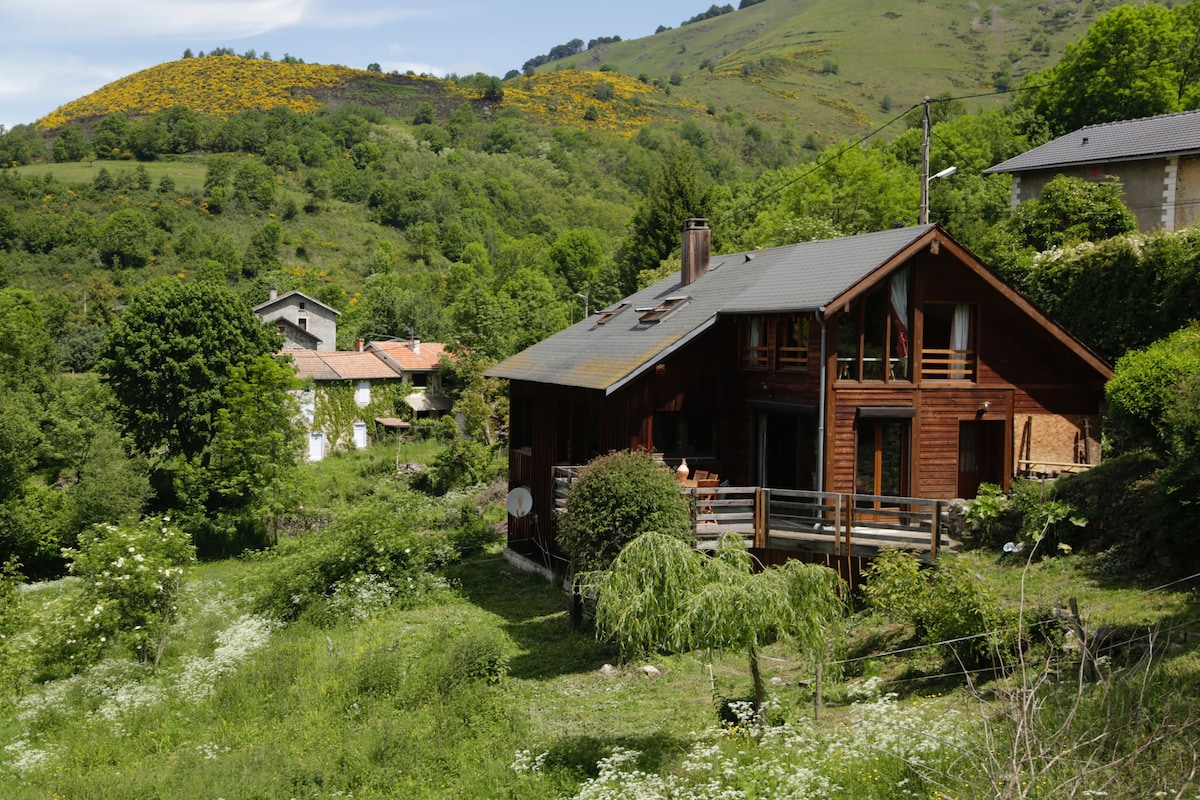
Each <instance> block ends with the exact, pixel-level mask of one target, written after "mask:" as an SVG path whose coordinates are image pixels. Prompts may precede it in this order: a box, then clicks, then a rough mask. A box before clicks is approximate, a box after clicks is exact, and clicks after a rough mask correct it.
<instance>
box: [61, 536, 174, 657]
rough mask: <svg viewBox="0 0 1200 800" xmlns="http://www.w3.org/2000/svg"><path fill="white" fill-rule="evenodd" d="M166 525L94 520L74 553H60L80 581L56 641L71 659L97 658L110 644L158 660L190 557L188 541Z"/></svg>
mask: <svg viewBox="0 0 1200 800" xmlns="http://www.w3.org/2000/svg"><path fill="white" fill-rule="evenodd" d="M169 523H170V518H169V517H163V518H162V519H146V520H143V521H142V522H140V523H137V524H136V525H120V526H118V525H97V526H95V527H93V528H92V529H91V530H89V531H85V532H84V533H82V534H80V536H79V549H78V550H75V549H72V548H65V549H64V550H63V554H64V555H65V556H66V557H67V558H68V559H70V560H71V566H70V570H71V572H72V573H74V574H75V575H77V576H78V577H79V578H80V579H81V581H82V591H81V592H80V594H79V596H78V597H77V599H76V606H75V608H74V609H73V613H70V614H69V615H68V616H69V618H68V619H67V620H66V621H65V625H64V628H65V631H66V635H65V637H64V639H63V641H62V642H61V645H62V650H63V651H64V655H66V657H67V659H68V660H69V661H71V662H73V663H74V664H75V665H79V664H83V663H88V662H91V661H94V660H95V659H96V658H98V657H99V656H100V654H101V653H102V652H103V651H104V650H106V649H108V648H109V647H111V646H113V645H117V646H127V647H131V648H132V649H133V650H134V652H135V653H136V654H137V657H138V659H139V660H140V661H141V662H142V663H143V664H148V663H153V664H157V663H158V662H159V659H161V658H162V653H163V648H164V647H165V646H166V643H167V633H168V631H169V630H170V627H171V623H172V622H173V620H174V618H175V610H176V605H175V604H176V602H177V600H178V599H179V589H180V586H181V584H182V583H183V572H184V567H185V566H186V565H188V564H191V563H192V562H193V561H195V548H194V547H193V546H192V542H191V539H190V538H189V537H188V536H187V535H186V534H184V533H183V532H181V531H180V530H179V529H178V528H175V527H173V526H172V525H170V524H169Z"/></svg>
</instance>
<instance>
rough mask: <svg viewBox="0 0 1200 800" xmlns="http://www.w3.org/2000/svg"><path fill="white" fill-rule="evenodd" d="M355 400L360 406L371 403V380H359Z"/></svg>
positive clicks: (355, 388)
mask: <svg viewBox="0 0 1200 800" xmlns="http://www.w3.org/2000/svg"><path fill="white" fill-rule="evenodd" d="M354 402H355V403H356V404H358V407H359V408H362V407H363V406H365V405H368V404H370V402H371V382H370V381H359V382H358V386H356V387H354Z"/></svg>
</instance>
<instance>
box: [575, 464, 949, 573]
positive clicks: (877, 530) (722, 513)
mask: <svg viewBox="0 0 1200 800" xmlns="http://www.w3.org/2000/svg"><path fill="white" fill-rule="evenodd" d="M578 472H579V467H555V468H554V506H555V509H556V510H557V511H559V512H561V511H562V509H563V508H565V507H566V495H567V489H568V488H569V487H570V485H571V482H572V481H573V480H574V479H575V477H576V476H577V475H578ZM680 492H682V493H683V494H684V495H685V496H687V497H688V498H689V500H690V502H691V507H692V518H693V520H694V523H695V531H696V546H697V547H699V548H701V549H709V548H712V547H715V546H716V543H717V541H718V540H719V539H720V538H721V536H723V535H725V534H735V535H737V536H741V537H742V538H743V539H744V540H745V542H746V544H747V545H748V546H750V547H757V548H763V549H773V550H796V551H802V552H807V553H822V554H827V555H832V556H852V557H862V558H872V557H874V556H876V555H878V554H879V551H880V549H881V548H884V547H894V548H897V549H901V550H913V551H916V552H917V553H918V554H919V555H920V556H921V557H922V558H924V559H930V560H931V559H934V558H937V554H938V552H940V551H941V550H943V549H953V547H954V546H955V545H956V544H957V542H955V541H953V540H952V539H951V538H950V537H949V535H948V534H947V533H946V526H945V522H944V517H945V511H946V508H947V505H948V504H947V502H946V501H944V500H928V499H922V498H916V497H888V496H884V495H866V494H838V493H832V492H812V491H801V490H792V489H767V488H764V487H758V486H714V487H690V486H689V487H681V488H680Z"/></svg>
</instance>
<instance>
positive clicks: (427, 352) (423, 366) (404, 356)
mask: <svg viewBox="0 0 1200 800" xmlns="http://www.w3.org/2000/svg"><path fill="white" fill-rule="evenodd" d="M417 346H418V347H419V348H420V352H419V353H417V352H413V349H412V347H411V345H410V344H409V343H408V342H371V343H370V345H368V349H370V348H376V349H378V350H379V351H380V352H382V353H384V354H385V355H387V356H388V357H389V358H391V359H392V360H394V361H395V362H396V363H397V364H399V365H400V368H401V369H406V370H435V369H439V368H440V367H441V357H442V353H443V352H445V350H446V345H444V344H441V343H440V342H421V343H420V344H419V345H417Z"/></svg>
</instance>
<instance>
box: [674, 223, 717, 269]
mask: <svg viewBox="0 0 1200 800" xmlns="http://www.w3.org/2000/svg"><path fill="white" fill-rule="evenodd" d="M711 243H712V231H711V230H709V227H708V220H706V219H697V218H693V219H689V220H688V221H687V222H685V223H684V224H683V249H682V252H681V254H680V260H681V261H682V262H683V269H682V270H681V271H680V276H679V283H680V285H681V286H687V285H688V284H689V283H691V282H692V281H694V280H696V279H697V278H699V277H700V276H701V275H703V274H704V273H706V272H708V253H709V246H710V245H711Z"/></svg>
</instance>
